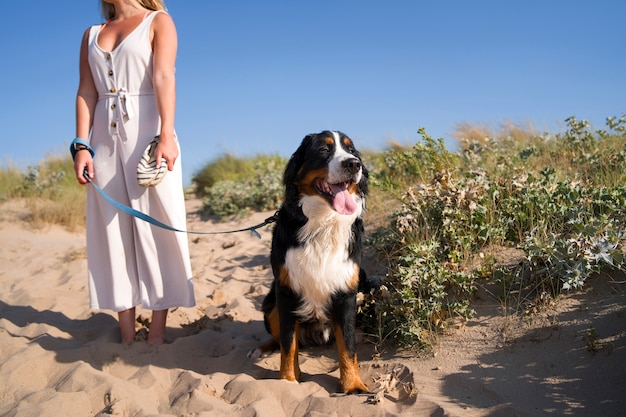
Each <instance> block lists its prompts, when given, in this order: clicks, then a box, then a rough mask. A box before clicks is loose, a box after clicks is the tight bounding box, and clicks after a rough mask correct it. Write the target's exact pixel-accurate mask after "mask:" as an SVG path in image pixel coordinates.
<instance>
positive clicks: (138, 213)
mask: <svg viewBox="0 0 626 417" xmlns="http://www.w3.org/2000/svg"><path fill="white" fill-rule="evenodd" d="M83 175H84V176H85V179H86V180H87V181H88V182H89V183H90V184H91V185H93V186H94V188H95V189H96V190H97V191H98V193H100V195H101V196H102V197H104V199H105V200H106V201H108V202H109V203H111V204H112V205H113V206H115V207H116V208H118V209H119V210H121V211H123V212H124V213H127V214H130V215H131V216H134V217H137V218H138V219H141V220H143V221H145V222H148V223H150V224H153V225H155V226H158V227H160V228H162V229H166V230H171V231H172V232H181V233H188V234H196V235H218V234H226V233H237V232H245V231H248V230H249V231H250V233H251V234H253V235H254V236H256V237H258V238H259V239H261V235H260V234H259V232H257V231H256V229H258V228H260V227H263V226H266V225H268V224H270V223H274V222H275V221H276V220H278V212H276V213H274V215H273V216H271V217H268V218H267V219H265V221H264V222H263V223H261V224H258V225H256V226H251V227H246V228H244V229H237V230H229V231H225V232H194V231H190V230H180V229H177V228H175V227H172V226H170V225H168V224H165V223H163V222H160V221H159V220H157V219H155V218H154V217H151V216H148V215H147V214H146V213H142V212H141V211H138V210H135V209H134V208H132V207H128V206H125V205H124V204H122V203H119V202H117V201H115V200H114V199H112V198H111V197H110V196H109V195H108V194H107V193H105V192H104V190H103V189H102V188H100V187H99V186H98V185H97V184H96V183H95V182H93V181H91V178H89V174H88V173H87V170H86V169H85V171H84V172H83Z"/></svg>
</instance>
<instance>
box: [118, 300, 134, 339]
mask: <svg viewBox="0 0 626 417" xmlns="http://www.w3.org/2000/svg"><path fill="white" fill-rule="evenodd" d="M117 317H118V320H119V322H120V332H121V333H122V343H123V344H125V345H130V344H131V343H133V341H134V340H135V307H133V308H129V309H128V310H124V311H120V312H119V313H117Z"/></svg>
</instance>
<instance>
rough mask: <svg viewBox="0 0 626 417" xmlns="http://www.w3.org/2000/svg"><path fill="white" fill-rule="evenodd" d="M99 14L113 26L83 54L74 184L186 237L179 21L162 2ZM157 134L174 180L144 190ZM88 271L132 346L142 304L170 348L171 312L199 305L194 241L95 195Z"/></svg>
mask: <svg viewBox="0 0 626 417" xmlns="http://www.w3.org/2000/svg"><path fill="white" fill-rule="evenodd" d="M101 6H102V12H103V15H104V18H105V19H106V20H107V21H106V23H104V24H102V25H96V26H92V27H91V28H89V29H87V31H86V32H85V34H84V36H83V41H82V45H81V50H80V83H79V87H78V93H77V96H76V137H77V139H75V141H74V142H73V145H72V146H73V153H75V160H74V168H75V170H76V178H77V179H78V182H79V183H81V184H85V183H86V178H85V177H84V176H83V171H84V170H86V171H87V173H88V175H89V176H90V178H91V179H92V180H93V181H94V182H95V183H96V184H98V185H99V186H100V187H101V188H103V189H104V190H105V191H106V192H107V193H108V194H109V195H110V196H111V197H113V198H114V199H116V200H117V201H119V202H121V203H123V204H126V205H129V206H131V207H133V208H135V209H137V210H140V211H143V212H144V213H147V214H149V215H151V216H153V217H155V218H158V219H159V220H161V221H163V222H166V223H169V224H171V225H172V226H174V227H176V228H178V229H183V230H184V229H185V222H186V219H185V216H186V213H185V202H184V196H183V186H182V174H181V162H180V159H179V146H178V142H177V139H176V136H175V132H174V115H175V106H176V84H175V76H174V67H175V61H176V51H177V36H176V28H175V25H174V22H173V20H172V19H171V17H170V16H169V15H168V14H167V13H166V12H165V7H164V5H163V2H162V0H101ZM90 134H91V139H90V141H89V144H87V141H86V138H89V137H90ZM157 135H158V136H160V141H159V144H158V146H157V149H156V159H157V161H156V162H157V166H160V162H161V159H164V160H165V161H166V162H167V168H168V171H169V172H168V173H167V175H165V178H164V179H163V181H162V182H161V183H160V184H159V185H157V186H155V187H148V188H144V187H140V186H139V185H138V183H137V163H138V162H139V159H140V158H141V154H142V153H143V151H144V150H145V148H146V147H147V146H148V144H149V143H150V142H151V141H152V140H153V139H154V137H155V136H157ZM81 138H82V139H81ZM84 150H88V152H85V151H84ZM92 154H95V157H93V155H92ZM87 262H88V267H89V291H90V300H91V307H92V308H94V309H110V310H113V311H115V312H117V313H118V318H119V325H120V331H121V336H122V343H125V344H130V343H132V341H133V340H134V338H135V307H136V306H137V305H139V304H141V305H142V307H144V308H146V309H149V310H152V321H151V324H150V331H149V333H148V339H147V342H148V343H150V344H160V343H163V342H164V341H165V324H166V319H167V313H168V309H170V308H174V307H191V306H193V305H195V300H194V294H193V285H192V281H191V265H190V261H189V248H188V242H187V236H186V235H185V234H183V233H174V232H170V231H165V230H162V229H159V228H157V227H154V226H151V225H149V224H148V223H145V222H143V221H141V220H139V219H135V218H133V217H131V216H129V215H127V214H125V213H120V212H119V211H117V210H116V209H115V208H114V207H113V206H112V205H110V204H109V203H107V202H106V201H105V200H104V199H103V198H102V197H101V196H99V195H98V194H97V193H96V190H95V189H94V188H93V187H88V189H87Z"/></svg>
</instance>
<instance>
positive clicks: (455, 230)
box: [0, 115, 626, 348]
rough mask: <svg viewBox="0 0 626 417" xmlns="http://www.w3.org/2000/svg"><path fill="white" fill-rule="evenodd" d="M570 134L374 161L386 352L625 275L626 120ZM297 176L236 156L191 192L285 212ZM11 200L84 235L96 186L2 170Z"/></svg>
mask: <svg viewBox="0 0 626 417" xmlns="http://www.w3.org/2000/svg"><path fill="white" fill-rule="evenodd" d="M566 126H567V128H566V129H565V131H564V132H561V133H558V134H548V133H540V132H537V131H536V130H535V129H533V128H532V126H521V125H515V124H513V123H506V124H504V125H502V126H500V127H499V128H498V129H493V128H490V127H488V126H484V125H477V124H474V125H473V124H459V125H458V126H457V129H456V131H455V133H454V137H455V138H456V139H457V140H458V141H459V144H460V146H459V149H458V150H456V151H450V150H448V149H447V148H446V147H445V145H444V141H443V139H434V138H432V137H430V136H429V135H428V133H427V132H426V130H425V129H423V128H420V129H419V130H418V135H419V138H418V139H417V140H416V143H415V145H413V146H412V147H407V146H400V145H395V144H392V145H390V146H389V148H388V149H387V150H385V151H380V152H372V151H364V152H363V156H364V161H365V163H366V165H367V166H368V168H369V170H370V180H371V186H370V197H369V199H368V209H367V213H366V224H367V231H368V240H367V249H368V252H369V253H371V254H372V257H370V258H371V259H368V261H369V263H370V264H371V263H373V261H372V260H375V263H376V264H377V265H378V267H379V268H375V269H376V270H377V272H378V271H383V272H382V273H383V274H384V275H385V277H384V278H385V280H384V284H383V286H382V287H381V288H380V289H379V290H377V291H374V292H372V293H371V294H365V295H364V297H363V300H362V304H361V314H362V316H363V320H362V321H363V323H364V328H365V330H366V331H367V332H368V333H369V334H371V335H372V336H373V337H374V338H375V340H376V341H377V342H379V343H382V342H389V343H393V344H396V345H401V346H405V347H416V348H424V347H428V346H430V345H431V343H432V340H433V336H434V335H436V334H438V333H439V332H440V331H442V330H444V329H445V328H446V326H448V325H449V324H450V323H451V322H453V321H458V320H469V319H471V318H472V316H473V314H474V312H473V310H472V307H471V297H472V295H473V294H474V292H475V291H476V289H477V288H478V286H480V285H484V283H489V284H490V287H489V288H490V291H491V293H492V295H493V296H494V297H496V298H498V299H502V300H505V301H506V300H509V299H511V298H514V299H515V300H516V305H515V309H516V311H517V312H520V313H521V314H523V313H524V312H528V311H530V310H532V308H535V307H537V306H538V305H541V304H542V303H545V302H546V300H552V299H554V298H555V297H557V296H558V295H559V294H560V293H561V292H562V291H575V290H577V289H580V288H582V287H583V286H584V285H585V282H586V280H587V279H589V278H590V277H592V276H594V274H597V273H598V272H600V271H607V270H609V271H610V270H620V269H623V268H624V263H625V259H624V255H623V252H624V251H623V246H622V242H623V240H624V233H625V232H624V230H625V226H626V224H625V223H626V213H624V211H625V210H626V181H625V180H626V140H625V139H626V132H625V130H626V117H625V116H624V115H622V116H621V117H610V118H607V123H606V128H605V129H604V130H593V129H592V128H591V126H590V125H589V123H588V122H587V121H585V120H578V119H577V118H575V117H570V118H568V119H567V120H566ZM285 163H286V160H285V159H284V158H282V157H280V156H275V155H269V156H268V155H257V156H255V157H250V158H238V157H234V156H232V155H225V156H223V157H220V158H218V159H217V160H215V161H212V162H210V163H209V164H207V166H206V167H205V168H204V169H202V170H201V171H199V172H198V173H196V174H195V175H194V177H193V185H192V190H189V193H190V194H194V195H195V197H197V198H201V199H202V201H203V210H204V211H205V212H206V214H211V215H217V216H220V217H226V216H233V215H235V216H245V215H246V214H247V213H250V212H253V211H259V210H262V211H265V210H275V209H277V208H278V206H279V205H280V201H281V196H282V184H281V178H282V170H283V169H284V166H285ZM0 201H5V202H6V201H20V202H23V204H24V205H25V206H26V207H27V214H26V216H27V217H26V218H25V219H24V220H27V221H28V222H30V223H31V224H32V225H33V226H35V227H40V226H41V225H46V224H59V225H62V226H64V227H66V228H68V229H71V230H74V229H79V228H81V227H83V225H84V218H85V214H84V204H85V197H84V187H82V186H80V185H78V184H77V183H76V181H75V179H74V174H73V172H72V164H71V160H70V159H69V157H68V158H48V159H47V160H46V161H44V162H42V163H41V164H40V165H39V166H37V167H30V168H28V169H27V170H26V172H20V171H19V170H18V169H17V168H15V167H12V166H9V167H6V168H2V169H1V170H0ZM511 252H513V253H515V254H516V256H514V257H513V258H511V257H510V256H509V257H505V256H503V254H510V253H511ZM505 258H506V259H505ZM531 306H532V308H531Z"/></svg>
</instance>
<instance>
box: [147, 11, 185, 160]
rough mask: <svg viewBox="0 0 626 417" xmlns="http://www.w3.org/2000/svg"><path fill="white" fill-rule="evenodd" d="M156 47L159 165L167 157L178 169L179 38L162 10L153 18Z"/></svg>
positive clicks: (154, 49)
mask: <svg viewBox="0 0 626 417" xmlns="http://www.w3.org/2000/svg"><path fill="white" fill-rule="evenodd" d="M152 31H153V37H152V50H153V53H154V61H153V65H154V68H153V76H154V80H153V83H154V94H155V99H156V103H157V109H158V111H159V115H160V116H161V132H160V135H161V140H160V142H159V145H158V147H157V150H156V163H157V166H159V165H160V163H161V158H165V160H166V161H167V168H168V169H169V170H170V171H171V170H172V169H174V162H176V158H178V155H179V151H178V145H177V143H176V140H175V138H174V119H175V114H176V75H175V67H176V53H177V49H178V38H177V34H176V26H175V25H174V21H173V20H172V18H171V17H170V16H169V15H168V14H166V13H158V14H157V15H156V16H155V18H154V21H153V27H152Z"/></svg>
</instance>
